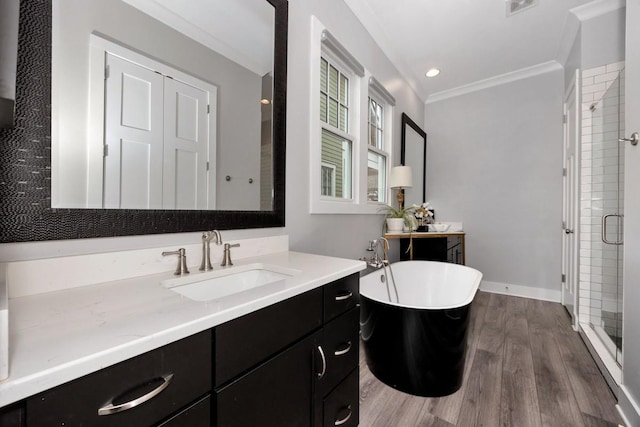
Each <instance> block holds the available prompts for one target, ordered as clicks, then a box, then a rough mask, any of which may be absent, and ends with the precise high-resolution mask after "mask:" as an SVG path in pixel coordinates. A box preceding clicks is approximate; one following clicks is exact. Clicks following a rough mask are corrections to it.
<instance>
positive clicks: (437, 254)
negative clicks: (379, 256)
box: [384, 231, 465, 265]
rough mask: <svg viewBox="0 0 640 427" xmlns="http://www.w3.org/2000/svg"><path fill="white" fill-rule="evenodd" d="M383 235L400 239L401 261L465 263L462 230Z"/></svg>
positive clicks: (463, 234)
mask: <svg viewBox="0 0 640 427" xmlns="http://www.w3.org/2000/svg"><path fill="white" fill-rule="evenodd" d="M384 237H385V238H386V239H387V240H389V239H400V259H401V260H403V261H406V260H414V259H415V260H426V261H446V262H451V263H454V264H463V265H464V263H465V258H464V237H465V233H464V232H462V231H456V232H448V231H445V232H434V231H429V232H413V233H387V234H385V235H384Z"/></svg>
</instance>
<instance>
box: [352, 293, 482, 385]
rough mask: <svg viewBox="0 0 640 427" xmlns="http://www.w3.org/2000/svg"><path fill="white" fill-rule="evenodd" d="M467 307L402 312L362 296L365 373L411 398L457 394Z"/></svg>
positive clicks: (462, 368)
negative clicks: (366, 370) (366, 368)
mask: <svg viewBox="0 0 640 427" xmlns="http://www.w3.org/2000/svg"><path fill="white" fill-rule="evenodd" d="M470 308H471V303H469V304H467V305H465V306H462V307H459V308H452V309H446V310H439V309H415V308H406V307H399V306H394V305H391V304H384V303H381V302H378V301H375V300H372V299H370V298H367V297H366V296H365V295H361V308H360V323H361V331H362V339H363V342H364V350H365V356H366V360H367V365H368V366H369V369H370V370H371V372H372V373H373V374H374V375H375V376H376V378H378V379H379V380H380V381H382V382H383V383H385V384H387V385H388V386H390V387H393V388H395V389H397V390H400V391H403V392H405V393H409V394H413V395H416V396H425V397H437V396H446V395H449V394H452V393H454V392H456V391H457V390H458V389H459V388H460V386H461V385H462V379H463V376H464V362H465V357H466V352H467V330H468V328H467V327H468V325H469V310H470Z"/></svg>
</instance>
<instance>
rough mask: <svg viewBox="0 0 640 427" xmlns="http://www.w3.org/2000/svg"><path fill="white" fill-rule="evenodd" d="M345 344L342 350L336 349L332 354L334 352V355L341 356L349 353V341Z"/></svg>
mask: <svg viewBox="0 0 640 427" xmlns="http://www.w3.org/2000/svg"><path fill="white" fill-rule="evenodd" d="M346 344H347V346H346V347H345V348H343V349H342V350H336V351H335V352H334V353H333V354H335V355H336V356H342V355H343V354H347V353H349V350H351V341H347V343H346Z"/></svg>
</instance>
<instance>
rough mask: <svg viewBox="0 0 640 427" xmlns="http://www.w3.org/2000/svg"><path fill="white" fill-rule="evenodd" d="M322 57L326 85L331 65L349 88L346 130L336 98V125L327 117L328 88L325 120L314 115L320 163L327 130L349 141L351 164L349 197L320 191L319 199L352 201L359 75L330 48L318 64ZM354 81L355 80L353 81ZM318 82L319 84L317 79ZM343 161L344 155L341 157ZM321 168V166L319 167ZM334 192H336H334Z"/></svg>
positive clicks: (324, 51)
mask: <svg viewBox="0 0 640 427" xmlns="http://www.w3.org/2000/svg"><path fill="white" fill-rule="evenodd" d="M322 59H324V60H325V61H327V63H328V68H327V85H328V80H329V73H328V70H329V67H333V68H335V69H336V70H338V72H339V74H338V84H339V83H340V76H341V75H343V76H345V77H346V78H348V79H349V89H348V92H347V105H346V108H347V112H348V114H347V126H346V131H345V130H342V129H340V127H339V126H340V105H341V102H340V100H339V99H338V100H337V101H338V127H335V126H333V125H332V124H330V123H329V121H328V118H329V102H328V101H329V99H330V98H329V97H330V95H329V93H328V92H329V90H328V89H327V93H326V95H327V115H326V118H327V121H324V120H322V118H320V114H318V115H317V116H316V117H317V119H316V121H317V122H319V124H320V134H319V135H318V138H319V139H320V150H321V152H320V163H321V165H322V163H324V162H323V161H322V132H323V131H327V132H329V133H332V134H334V135H336V136H338V137H339V138H342V139H344V140H347V141H349V142H350V144H351V156H350V161H351V164H350V165H349V166H350V167H349V168H348V169H349V171H350V172H351V178H350V180H349V182H350V187H351V188H350V191H349V194H350V197H336V196H323V195H322V192H321V193H320V199H321V200H323V201H325V202H329V203H331V202H337V203H353V201H354V198H355V194H356V185H357V182H358V180H357V177H356V176H355V172H354V171H355V170H356V167H355V164H354V163H355V159H356V158H357V153H356V148H355V147H356V146H359V144H358V142H359V132H358V122H359V114H357V113H356V111H354V110H355V108H354V102H353V101H354V100H356V99H357V98H356V96H354V92H355V91H354V83H355V82H357V80H359V77H358V76H357V75H356V74H355V73H354V72H353V71H352V70H351V69H350V68H349V67H348V66H347V65H345V64H344V62H343V61H341V60H340V59H339V58H338V57H337V56H336V55H335V54H334V53H333V52H331V50H329V49H323V50H322V52H321V55H320V60H319V64H321V63H322ZM319 69H320V66H318V76H319V74H320V71H319ZM354 81H355V82H354ZM318 84H319V79H318ZM321 92H322V88H320V90H318V92H316V93H317V94H320V93H321ZM319 97H320V95H317V97H316V100H317V101H318V102H317V104H318V108H320V102H319V101H320V98H319ZM338 98H340V86H338ZM342 159H343V161H344V156H343V157H342ZM320 169H321V170H322V167H321V168H320ZM345 169H347V168H346V167H344V166H343V170H345ZM336 180H337V176H336ZM342 182H343V192H344V179H343V181H342ZM334 194H336V193H335V192H334Z"/></svg>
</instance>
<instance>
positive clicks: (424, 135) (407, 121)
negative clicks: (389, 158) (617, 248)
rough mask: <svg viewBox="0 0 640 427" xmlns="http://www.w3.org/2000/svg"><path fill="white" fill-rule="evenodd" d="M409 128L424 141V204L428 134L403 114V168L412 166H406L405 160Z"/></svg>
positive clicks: (423, 197) (401, 139)
mask: <svg viewBox="0 0 640 427" xmlns="http://www.w3.org/2000/svg"><path fill="white" fill-rule="evenodd" d="M407 126H409V127H410V128H411V129H413V130H414V131H415V132H416V133H417V134H418V135H420V136H421V137H422V139H423V140H424V154H423V156H422V202H423V203H424V202H425V201H426V200H427V192H426V187H427V184H426V182H427V133H426V132H425V131H423V130H422V129H421V128H420V126H418V124H417V123H416V122H414V121H413V120H411V118H410V117H409V116H407V115H406V114H405V113H402V126H401V127H402V130H401V135H400V141H401V145H400V163H401V164H402V166H411V165H407V164H406V160H405V152H406V150H405V146H406V142H407V141H406V137H407Z"/></svg>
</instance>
